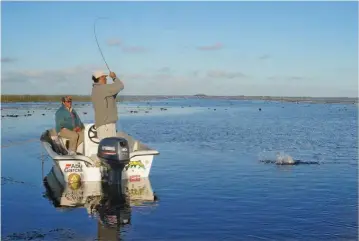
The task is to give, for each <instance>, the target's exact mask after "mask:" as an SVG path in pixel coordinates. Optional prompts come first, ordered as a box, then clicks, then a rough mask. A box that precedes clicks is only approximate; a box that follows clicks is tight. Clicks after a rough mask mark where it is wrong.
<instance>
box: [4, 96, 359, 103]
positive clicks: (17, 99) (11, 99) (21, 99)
mask: <svg viewBox="0 0 359 241" xmlns="http://www.w3.org/2000/svg"><path fill="white" fill-rule="evenodd" d="M62 96H63V95H1V103H27V102H60V100H61V97H62ZM72 98H73V101H74V102H91V97H90V96H86V95H72ZM166 99H213V100H215V99H217V100H263V101H279V102H298V103H299V102H307V103H327V104H330V103H338V104H357V103H358V98H352V97H281V96H243V95H241V96H210V95H203V94H198V95H138V96H135V95H126V96H120V97H118V98H117V100H118V101H120V102H134V101H151V100H166Z"/></svg>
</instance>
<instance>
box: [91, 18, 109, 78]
mask: <svg viewBox="0 0 359 241" xmlns="http://www.w3.org/2000/svg"><path fill="white" fill-rule="evenodd" d="M100 19H109V18H106V17H99V18H97V19H96V20H95V22H94V25H93V32H94V34H95V39H96V43H97V47H98V49H99V51H100V53H101V56H102V59H103V61H104V62H105V64H106V67H107V69H108V71H109V72H110V73H111V70H110V67H109V66H108V64H107V62H106V59H105V56H103V53H102V50H101V47H100V45H99V43H98V39H97V35H96V23H97V20H100Z"/></svg>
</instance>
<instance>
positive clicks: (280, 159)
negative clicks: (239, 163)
mask: <svg viewBox="0 0 359 241" xmlns="http://www.w3.org/2000/svg"><path fill="white" fill-rule="evenodd" d="M269 154H271V153H269ZM259 161H260V162H263V163H272V164H276V165H299V164H319V162H318V161H302V160H297V159H293V157H291V156H290V155H288V154H286V153H283V152H276V154H275V157H274V158H273V156H272V158H271V157H270V156H268V155H266V157H260V158H259Z"/></svg>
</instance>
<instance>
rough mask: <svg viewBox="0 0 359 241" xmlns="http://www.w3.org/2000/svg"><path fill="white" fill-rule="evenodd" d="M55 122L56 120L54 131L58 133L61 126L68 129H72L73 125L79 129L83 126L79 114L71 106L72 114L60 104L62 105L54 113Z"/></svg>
mask: <svg viewBox="0 0 359 241" xmlns="http://www.w3.org/2000/svg"><path fill="white" fill-rule="evenodd" d="M55 122H56V132H57V133H59V132H60V130H61V128H66V129H69V130H73V129H74V128H75V127H77V126H78V127H80V128H81V129H83V128H85V126H84V124H83V123H82V121H81V119H80V117H79V115H78V114H77V112H76V111H75V109H74V108H72V114H71V113H70V111H69V110H68V109H67V108H66V107H65V106H64V105H63V104H62V106H61V107H60V108H59V109H58V110H57V111H56V114H55Z"/></svg>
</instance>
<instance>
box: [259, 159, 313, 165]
mask: <svg viewBox="0 0 359 241" xmlns="http://www.w3.org/2000/svg"><path fill="white" fill-rule="evenodd" d="M259 161H260V162H263V163H266V164H268V163H270V164H276V165H287V166H296V165H310V164H317V165H319V164H320V163H319V162H318V161H302V160H293V161H294V162H278V161H276V160H259Z"/></svg>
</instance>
